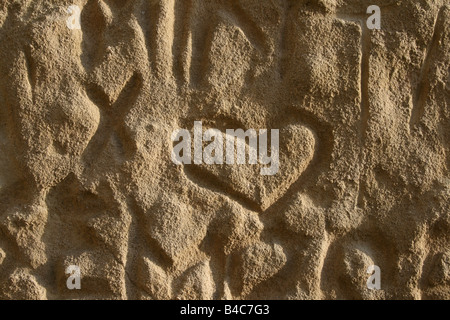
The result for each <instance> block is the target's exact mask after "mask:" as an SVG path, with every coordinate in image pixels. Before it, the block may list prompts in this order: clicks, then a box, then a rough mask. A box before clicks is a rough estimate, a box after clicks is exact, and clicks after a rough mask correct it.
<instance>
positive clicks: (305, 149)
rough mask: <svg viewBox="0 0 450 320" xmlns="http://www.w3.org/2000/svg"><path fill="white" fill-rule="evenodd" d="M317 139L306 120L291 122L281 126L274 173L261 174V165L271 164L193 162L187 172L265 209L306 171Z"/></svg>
mask: <svg viewBox="0 0 450 320" xmlns="http://www.w3.org/2000/svg"><path fill="white" fill-rule="evenodd" d="M316 142H317V138H316V135H315V133H314V132H313V130H312V129H310V128H309V127H307V126H305V125H303V124H290V125H288V126H285V127H284V128H282V129H280V148H279V170H278V173H276V174H275V175H272V176H270V175H267V176H263V175H261V174H260V169H261V168H262V167H268V166H270V165H261V164H259V163H258V164H256V165H251V164H233V165H229V164H223V165H222V164H221V165H218V164H214V165H206V164H202V165H194V164H192V165H186V166H185V172H186V174H187V176H188V177H189V178H191V180H193V181H197V182H199V183H201V184H202V185H209V186H213V187H215V188H217V189H219V190H221V191H222V192H224V193H225V194H227V195H229V196H233V198H235V199H237V200H238V201H240V202H244V203H246V204H248V205H249V206H250V207H253V208H255V207H256V208H258V209H259V210H261V211H265V210H266V209H267V208H269V207H270V206H271V205H272V204H273V203H275V202H276V201H277V200H278V199H279V198H281V197H282V196H283V195H284V194H285V193H286V191H287V190H288V189H289V187H290V186H291V185H292V184H293V183H294V182H295V181H297V180H298V179H299V178H300V176H301V175H302V173H303V172H305V170H306V169H307V167H308V166H309V164H310V162H311V160H312V159H313V157H314V153H315V151H316ZM269 148H270V138H269Z"/></svg>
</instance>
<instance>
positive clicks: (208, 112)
mask: <svg viewBox="0 0 450 320" xmlns="http://www.w3.org/2000/svg"><path fill="white" fill-rule="evenodd" d="M370 5H377V6H379V7H380V9H381V28H380V29H379V30H377V29H369V28H368V27H367V24H366V20H367V19H368V18H369V16H370V14H367V8H368V7H369V6H370ZM70 6H78V8H80V13H81V15H80V19H79V22H80V28H77V25H76V22H77V21H76V18H77V17H71V14H73V13H74V11H71V12H72V13H70V12H68V8H69V7H70ZM75 13H76V12H75ZM70 19H75V20H70ZM71 23H73V26H74V28H69V26H70V25H71ZM449 101H450V3H449V2H448V0H422V1H414V0H370V1H368V0H367V1H366V0H363V1H360V0H358V1H357V0H298V1H296V0H277V1H268V0H267V1H265V0H264V1H261V0H239V1H238V0H236V1H235V0H232V1H226V0H209V1H206V0H1V1H0V299H222V298H226V299H244V298H249V299H450V201H449V200H450V172H449V170H450V107H449ZM194 121H202V122H203V124H204V125H205V127H209V128H217V129H219V130H221V131H224V130H225V129H228V128H229V129H238V128H242V129H244V130H247V129H250V128H253V129H263V128H267V129H268V130H270V129H279V130H280V164H279V165H280V170H279V172H278V173H277V174H275V175H273V176H270V175H269V176H261V175H259V174H258V172H259V167H258V169H255V168H254V167H251V166H250V165H236V166H227V165H198V166H196V165H194V164H192V165H176V164H174V163H173V161H172V160H171V150H172V148H173V142H172V141H171V134H172V132H173V131H174V130H177V129H179V128H185V129H188V130H191V129H192V128H193V125H194ZM254 169H255V170H254ZM70 265H76V266H79V268H80V271H81V289H80V290H69V289H68V288H67V286H66V280H67V277H68V275H66V274H65V270H66V268H67V267H68V266H70ZM371 265H376V266H379V267H380V270H381V290H370V289H369V288H368V287H367V284H366V281H367V279H368V277H369V276H370V275H368V274H367V273H366V270H367V269H368V267H370V266H371Z"/></svg>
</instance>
